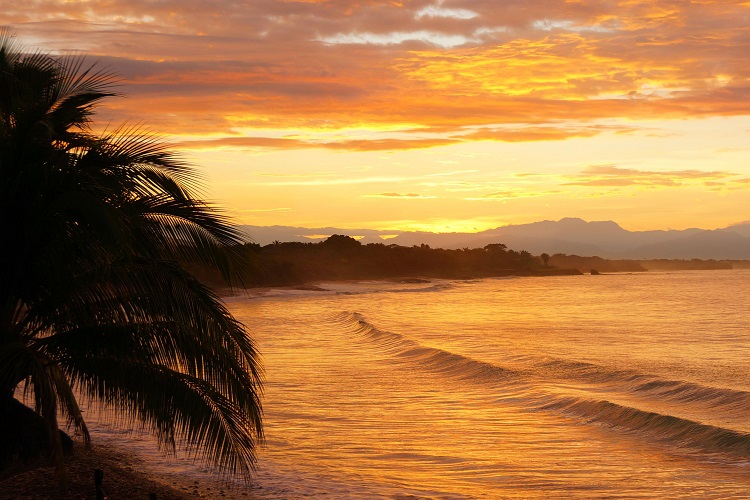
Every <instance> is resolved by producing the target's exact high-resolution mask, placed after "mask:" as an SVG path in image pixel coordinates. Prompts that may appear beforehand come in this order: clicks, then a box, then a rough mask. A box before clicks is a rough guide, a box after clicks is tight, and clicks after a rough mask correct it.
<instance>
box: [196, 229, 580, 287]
mask: <svg viewBox="0 0 750 500" xmlns="http://www.w3.org/2000/svg"><path fill="white" fill-rule="evenodd" d="M241 252H242V253H244V255H245V256H246V257H247V260H248V261H250V262H252V263H253V265H252V268H251V270H250V272H248V273H247V277H246V284H247V285H248V286H288V285H299V284H303V283H308V282H313V281H320V280H349V279H352V280H367V279H393V278H404V277H424V278H454V279H463V278H480V277H489V276H532V275H555V274H579V272H578V271H576V270H571V269H559V268H555V267H548V266H545V265H544V264H543V262H542V260H541V259H540V258H538V257H534V256H532V255H531V254H530V253H529V252H526V251H521V252H517V251H515V250H508V249H507V248H506V247H505V245H502V244H493V245H487V246H486V247H484V248H473V249H468V248H465V249H460V250H445V249H442V248H430V247H429V246H428V245H420V246H412V247H403V246H399V245H385V244H382V243H370V244H368V245H362V244H360V242H359V241H357V240H356V239H354V238H351V237H349V236H344V235H333V236H331V237H330V238H328V239H327V240H325V241H323V242H320V243H300V242H287V243H280V242H275V243H272V244H270V245H266V246H263V247H261V246H260V245H257V244H254V243H250V244H246V245H244V246H243V247H242V250H241ZM196 272H198V275H199V276H201V277H202V278H203V279H206V280H208V281H209V282H211V283H213V284H220V280H218V276H217V275H216V274H215V273H214V274H213V275H210V274H208V273H205V272H202V271H196Z"/></svg>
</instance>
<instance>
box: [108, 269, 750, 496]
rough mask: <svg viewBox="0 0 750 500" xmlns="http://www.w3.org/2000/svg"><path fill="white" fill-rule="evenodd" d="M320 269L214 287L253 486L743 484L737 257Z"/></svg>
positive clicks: (748, 300) (747, 352)
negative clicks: (241, 364)
mask: <svg viewBox="0 0 750 500" xmlns="http://www.w3.org/2000/svg"><path fill="white" fill-rule="evenodd" d="M320 288H322V289H324V291H305V290H268V291H266V292H264V293H263V294H262V295H260V296H245V295H239V296H234V297H230V298H228V299H227V303H228V305H229V307H230V310H231V311H232V312H233V313H234V314H235V315H236V316H237V318H238V319H240V320H241V321H242V322H244V323H245V324H246V325H247V327H248V331H249V332H250V334H251V335H252V336H253V337H254V338H255V339H256V340H257V343H258V347H259V349H260V351H261V353H262V355H263V364H264V367H265V374H266V375H265V377H266V382H265V396H264V408H265V426H266V436H267V442H266V445H265V447H264V448H263V449H262V450H261V451H260V453H259V463H258V470H257V473H256V475H255V478H254V482H253V488H252V489H251V490H250V491H251V494H252V495H253V496H254V497H255V498H259V499H294V498H330V499H359V498H393V499H415V500H416V499H469V498H486V499H492V498H535V497H551V498H602V497H606V498H638V497H643V498H748V497H750V270H727V271H693V272H674V273H658V272H650V273H638V274H611V275H600V276H590V275H584V276H560V277H526V278H504V279H481V280H465V281H455V280H430V281H426V282H424V283H399V282H356V283H322V284H320ZM97 432H99V436H100V437H101V436H107V435H109V436H110V437H111V436H112V432H113V431H111V430H107V429H103V430H99V431H97ZM108 433H109V434H108ZM94 438H95V439H96V438H97V435H95V436H94ZM133 449H134V451H135V452H137V453H141V454H142V455H143V456H144V457H145V458H144V460H146V461H150V462H151V466H152V467H154V468H156V469H157V470H163V471H164V473H178V474H179V473H183V474H189V475H191V477H199V476H196V475H195V474H196V472H195V471H194V470H193V469H191V465H189V464H186V463H185V462H177V463H176V464H175V463H174V462H172V463H167V462H165V461H164V459H163V458H162V457H161V455H158V454H157V453H154V452H153V451H148V450H149V449H150V448H148V447H147V446H141V445H137V444H135V445H133ZM160 468H161V469H160ZM170 468H171V469H170Z"/></svg>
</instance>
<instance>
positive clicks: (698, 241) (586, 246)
mask: <svg viewBox="0 0 750 500" xmlns="http://www.w3.org/2000/svg"><path fill="white" fill-rule="evenodd" d="M241 229H242V230H243V231H245V232H246V233H247V234H248V235H249V236H250V237H251V238H252V239H253V241H255V242H256V243H259V244H261V245H267V244H268V243H271V242H273V241H274V240H277V241H305V242H315V241H321V240H323V239H325V238H326V237H328V236H330V235H332V234H346V235H349V236H353V237H358V238H361V239H360V241H361V243H363V244H367V243H385V244H396V245H401V246H413V245H421V244H426V245H430V246H431V247H433V248H446V249H454V248H481V247H484V246H485V245H488V244H491V243H503V244H505V245H507V246H508V248H510V249H513V250H517V251H521V250H527V251H528V252H531V253H532V254H535V255H539V254H541V253H548V254H550V255H553V254H557V253H564V254H569V255H581V256H593V255H596V256H599V257H604V258H611V259H750V222H743V223H740V224H735V225H732V226H729V227H726V228H723V229H716V230H706V229H696V228H692V229H685V230H680V231H676V230H669V231H628V230H626V229H623V228H622V227H620V226H619V225H618V224H617V223H615V222H612V221H592V222H587V221H584V220H582V219H576V218H564V219H561V220H559V221H549V220H547V221H540V222H533V223H530V224H517V225H509V226H502V227H498V228H495V229H489V230H487V231H482V232H479V233H428V232H401V233H398V234H397V235H396V236H395V237H394V234H396V232H394V231H378V230H373V229H341V228H332V227H326V228H300V227H286V226H270V227H268V226H241ZM382 236H388V237H389V238H388V239H384V238H382Z"/></svg>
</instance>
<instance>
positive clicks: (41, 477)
mask: <svg viewBox="0 0 750 500" xmlns="http://www.w3.org/2000/svg"><path fill="white" fill-rule="evenodd" d="M65 464H66V472H67V474H66V476H67V480H68V489H67V492H66V493H64V494H63V493H60V491H59V489H58V487H57V485H56V482H55V478H54V469H53V468H52V467H49V466H45V467H38V468H35V469H32V470H26V471H22V472H16V473H15V474H13V475H11V476H10V477H8V475H7V472H6V473H4V475H3V476H0V499H1V500H6V499H8V500H10V499H14V500H15V499H19V500H20V499H92V500H93V499H95V498H96V489H95V486H94V469H101V470H102V471H103V472H104V480H103V482H102V486H103V490H104V494H105V498H108V499H111V500H114V499H133V500H137V499H144V500H147V499H148V498H149V495H150V494H156V498H157V499H159V500H183V499H189V498H190V499H192V498H220V499H252V498H253V495H252V493H251V491H250V489H249V488H248V489H245V488H237V487H236V486H235V487H233V488H231V489H228V488H226V487H225V486H224V485H222V483H220V482H218V481H216V482H212V483H210V484H207V483H206V482H198V481H192V482H191V481H190V480H189V479H188V478H183V479H181V478H173V477H162V478H156V477H154V476H152V475H151V474H150V473H149V471H148V470H144V469H143V467H142V464H141V463H140V462H139V460H138V459H136V458H134V457H132V456H130V455H128V454H127V453H125V452H123V451H120V450H118V449H116V448H115V447H113V446H111V445H108V444H92V446H91V448H89V449H87V448H86V447H84V446H82V445H80V444H78V443H76V446H75V448H74V452H73V453H72V454H71V455H70V456H68V457H66V462H65Z"/></svg>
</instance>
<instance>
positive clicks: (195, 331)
mask: <svg viewBox="0 0 750 500" xmlns="http://www.w3.org/2000/svg"><path fill="white" fill-rule="evenodd" d="M114 83H115V80H114V79H113V77H112V75H111V74H110V73H109V72H107V71H99V70H97V69H96V68H94V67H86V66H84V65H83V61H82V60H81V59H80V58H72V59H71V58H68V59H65V58H63V59H58V58H54V57H50V56H48V55H45V54H40V53H27V52H24V51H22V50H20V49H18V48H17V47H14V43H13V40H12V38H11V37H9V36H8V35H7V34H4V33H1V32H0V214H2V215H0V234H2V235H3V238H6V239H5V240H4V241H3V244H2V245H0V252H1V253H0V265H1V266H2V268H1V269H0V276H2V278H1V279H0V468H3V467H8V466H15V463H16V462H18V461H20V460H24V459H31V458H33V456H35V455H39V456H41V458H44V459H48V457H50V456H51V457H52V458H53V460H54V463H55V464H56V470H57V473H58V477H59V479H60V481H61V484H62V483H64V477H65V475H64V467H65V461H64V458H63V452H64V450H65V449H66V448H68V447H69V445H70V442H69V441H68V440H67V439H66V438H65V436H64V435H63V434H62V433H61V432H59V430H58V428H59V422H58V415H61V416H62V417H63V419H65V420H63V423H65V421H67V423H68V425H69V426H70V427H71V428H72V429H73V430H74V431H75V433H76V434H77V435H78V436H80V439H81V440H82V441H83V443H84V444H88V443H89V441H90V437H89V432H88V429H87V427H86V422H85V419H84V416H85V415H84V412H83V411H82V410H81V407H80V406H79V403H78V401H79V398H81V397H82V398H84V400H87V401H88V400H91V401H93V402H98V403H101V404H104V405H109V406H111V407H113V408H114V409H116V410H119V411H120V414H121V415H122V417H123V418H122V419H121V420H120V422H121V423H122V425H124V426H127V427H130V425H132V424H133V423H134V422H140V423H142V424H143V425H144V426H145V428H146V429H149V430H151V431H152V432H153V433H154V434H155V435H156V436H157V437H158V439H159V441H160V442H161V444H162V445H164V446H165V448H166V449H167V450H170V449H172V450H173V449H174V448H175V446H176V443H179V444H180V445H186V446H187V447H190V448H192V449H193V450H195V451H198V452H200V453H199V455H198V457H199V458H201V459H204V460H205V461H207V462H209V463H212V464H215V465H218V466H220V467H222V468H223V469H224V470H228V471H230V472H237V473H242V474H244V473H246V472H248V471H250V469H251V468H252V466H253V463H254V460H255V444H256V442H257V441H258V440H260V439H262V427H261V414H262V412H261V406H260V400H259V397H260V382H261V381H260V367H259V362H258V360H257V357H256V350H255V347H254V345H253V342H252V340H251V339H250V337H249V336H248V334H247V332H246V331H245V328H244V327H243V326H242V325H241V324H240V323H238V322H237V321H236V320H235V319H234V318H233V317H232V315H231V314H230V313H229V311H228V310H227V309H226V308H225V307H224V306H223V305H222V303H221V301H220V300H219V298H218V296H217V295H216V294H215V292H214V291H212V290H211V289H210V288H208V287H206V286H204V285H203V284H201V283H200V282H199V281H198V280H197V279H196V278H195V277H194V276H192V275H191V274H190V273H189V272H188V271H187V270H186V268H185V266H184V265H183V264H182V263H183V262H185V261H191V262H198V263H200V265H201V266H202V267H203V268H204V269H210V270H213V271H215V272H216V273H218V274H219V275H221V276H222V279H224V280H226V281H227V282H231V279H232V269H231V265H230V260H231V259H230V258H229V257H230V256H231V255H232V254H233V252H232V250H231V249H232V248H238V245H240V244H241V243H242V242H243V239H242V238H241V237H240V235H239V233H238V232H237V230H236V229H235V228H234V226H233V225H232V224H231V223H230V221H229V220H227V219H225V218H224V217H223V216H222V215H221V214H219V213H217V211H216V210H215V209H213V208H211V207H209V206H207V205H206V204H204V203H203V202H202V201H200V200H199V199H197V198H196V197H195V196H194V194H193V193H195V192H196V191H197V189H198V188H199V185H198V183H197V182H196V180H197V175H196V172H195V171H194V170H193V169H192V168H191V167H190V166H188V165H186V164H184V163H183V162H181V161H180V160H179V159H178V158H176V157H175V156H174V155H173V154H171V153H170V152H169V151H168V150H167V149H166V148H165V147H164V145H163V144H161V143H160V142H159V141H157V140H154V139H153V138H151V137H149V136H147V135H145V134H143V133H141V132H139V131H138V130H134V129H121V130H114V131H113V132H111V133H110V134H107V135H104V136H102V135H96V134H94V133H92V131H91V127H90V124H91V122H90V120H91V114H92V112H93V110H94V108H95V107H96V105H97V104H98V103H99V102H100V101H101V100H102V99H104V98H107V97H111V96H114V95H116V93H115V92H114V91H113V85H114ZM24 395H26V396H27V398H26V400H27V401H28V402H29V405H30V406H31V408H27V407H25V406H24V405H22V404H21V403H20V402H19V401H18V399H16V398H22V396H24ZM75 446H77V445H74V447H75Z"/></svg>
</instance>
